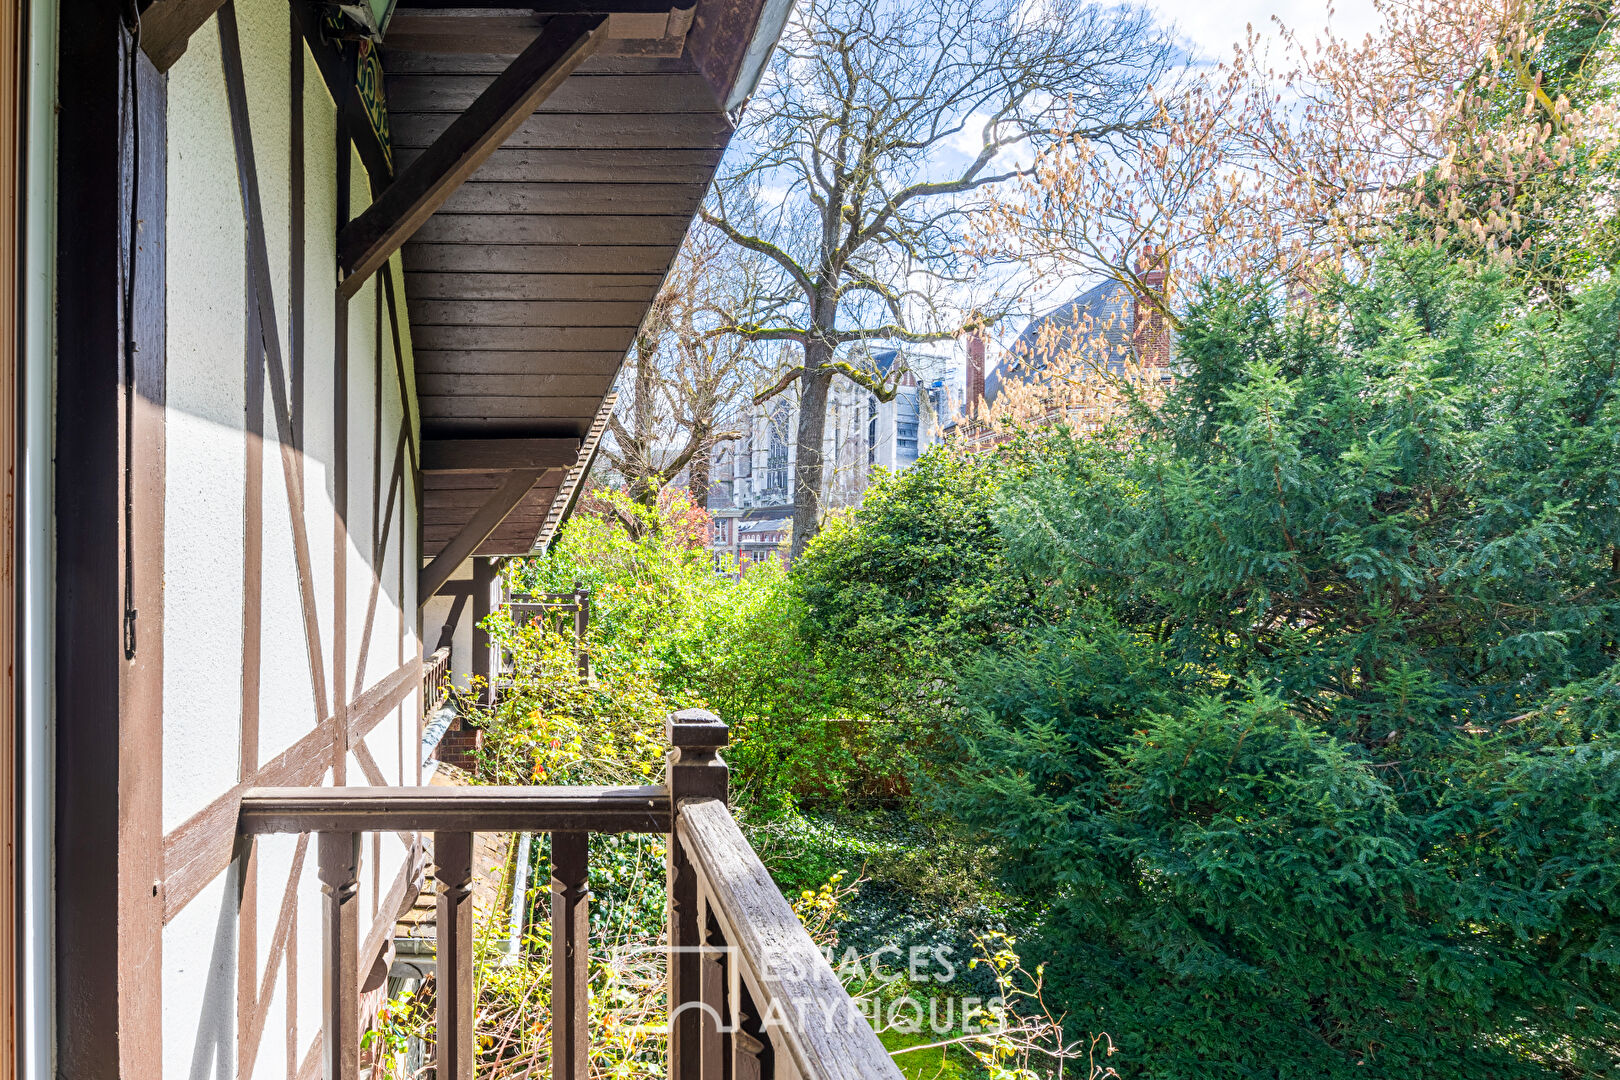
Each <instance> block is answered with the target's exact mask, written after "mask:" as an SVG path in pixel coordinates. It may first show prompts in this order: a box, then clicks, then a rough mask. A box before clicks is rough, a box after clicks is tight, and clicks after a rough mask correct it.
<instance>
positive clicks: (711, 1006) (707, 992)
mask: <svg viewBox="0 0 1620 1080" xmlns="http://www.w3.org/2000/svg"><path fill="white" fill-rule="evenodd" d="M704 906H705V907H707V905H704ZM703 924H704V926H706V927H707V929H708V933H706V934H705V935H704V939H705V940H704V944H706V945H707V946H709V948H708V949H706V950H704V952H703V955H702V957H701V958H700V959H699V962H698V967H699V970H700V971H701V972H702V975H701V976H700V979H699V982H700V985H701V986H702V993H703V1011H702V1019H703V1034H702V1035H701V1036H700V1037H699V1042H700V1043H701V1044H702V1047H703V1049H702V1051H701V1053H702V1060H703V1071H702V1077H703V1080H731V1060H730V1052H729V1051H730V1042H731V1040H730V1039H729V1038H728V1037H727V1035H726V1032H725V1031H724V1030H722V1027H724V1028H730V1027H731V1026H732V1021H733V1013H732V1005H733V1002H731V1001H730V1000H729V998H730V995H729V994H727V993H726V961H727V960H728V959H729V958H728V957H727V956H726V954H725V953H724V952H723V951H722V949H723V948H724V947H725V944H726V939H725V938H723V937H721V936H720V928H719V927H718V926H716V925H715V922H714V918H713V916H711V915H709V913H708V912H707V911H704V913H703Z"/></svg>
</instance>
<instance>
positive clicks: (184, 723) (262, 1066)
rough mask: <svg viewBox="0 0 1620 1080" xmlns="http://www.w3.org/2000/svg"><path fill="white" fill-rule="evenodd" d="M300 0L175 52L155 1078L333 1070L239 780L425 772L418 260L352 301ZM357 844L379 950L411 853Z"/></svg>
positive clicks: (308, 912)
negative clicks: (413, 293)
mask: <svg viewBox="0 0 1620 1080" xmlns="http://www.w3.org/2000/svg"><path fill="white" fill-rule="evenodd" d="M292 22H293V13H292V10H291V9H290V7H289V5H288V3H287V2H286V0H235V3H234V5H229V6H227V7H226V8H225V9H223V10H222V11H221V12H220V14H219V15H217V16H215V18H214V19H212V20H210V22H209V24H208V25H206V26H204V27H203V28H202V29H201V30H200V31H199V32H197V33H196V34H195V35H193V37H192V39H191V41H190V44H189V47H188V48H187V50H186V52H185V55H184V56H183V57H182V58H181V59H180V60H179V61H178V62H177V63H176V64H175V65H174V66H173V67H172V68H171V69H170V70H169V72H168V88H167V100H168V112H167V122H168V169H167V272H168V299H167V341H168V344H167V373H166V374H167V400H166V405H165V428H166V456H167V468H166V475H165V478H164V484H163V491H164V519H165V521H166V527H165V536H164V546H163V564H164V608H163V623H162V635H163V657H164V666H163V702H164V710H163V730H162V743H163V746H162V762H163V765H162V774H163V775H162V818H163V830H164V845H163V846H164V852H163V856H164V881H163V887H164V891H165V895H164V928H163V940H162V957H163V961H162V973H161V983H160V985H161V995H162V1012H163V1072H164V1075H165V1076H174V1077H187V1076H189V1077H193V1078H200V1077H210V1078H218V1080H227V1078H234V1077H238V1076H240V1077H250V1076H253V1077H296V1076H305V1075H311V1074H312V1073H314V1072H316V1071H318V1068H319V1060H320V1059H319V1053H318V1039H319V1032H320V1027H321V988H320V981H319V973H320V971H321V966H322V959H321V934H320V929H319V926H320V924H319V920H318V915H319V910H320V908H319V905H320V899H321V893H320V886H319V883H318V882H317V880H316V876H315V869H316V867H315V853H314V850H313V844H312V843H311V842H310V841H309V840H308V839H307V838H301V837H293V836H287V837H260V838H258V839H256V840H254V841H252V842H251V843H248V842H246V841H238V840H237V838H236V803H235V795H236V794H237V793H238V792H239V791H240V790H241V789H242V788H243V787H246V786H253V785H255V784H260V785H264V784H318V783H334V782H335V783H348V784H365V783H373V784H375V783H388V784H401V783H404V784H413V783H416V782H418V775H419V774H418V760H419V755H418V754H417V746H418V743H419V740H420V733H419V731H418V718H419V716H420V709H421V704H420V701H419V700H418V699H419V694H418V688H419V685H420V665H421V660H420V658H421V643H420V642H419V641H418V639H417V632H416V631H417V618H416V597H415V590H416V576H417V574H416V572H417V568H418V567H419V566H420V562H421V560H420V556H419V549H418V542H419V541H418V537H419V528H418V509H417V508H418V492H419V490H420V487H419V479H418V469H417V466H418V459H417V447H418V445H419V432H418V431H417V429H416V424H415V419H414V417H413V411H414V410H413V407H412V401H413V392H412V371H413V365H412V361H411V356H410V335H409V327H408V323H407V320H406V309H405V297H404V296H403V294H402V292H401V291H400V283H401V281H402V274H401V270H400V267H399V265H398V262H397V259H396V261H395V263H394V264H393V266H392V267H391V268H390V269H389V270H386V271H384V272H383V273H381V274H379V275H376V276H374V277H373V278H372V279H371V280H370V281H369V282H368V283H367V284H366V285H365V286H363V287H362V288H361V289H360V290H359V292H358V293H357V294H356V295H355V296H354V297H353V298H352V299H351V300H349V301H347V302H346V304H345V303H344V302H342V301H340V300H339V299H338V298H337V296H336V292H335V285H336V269H335V268H336V235H337V229H338V225H339V223H340V218H341V219H343V220H347V219H348V218H349V217H352V216H353V215H354V214H357V213H358V212H359V211H360V210H362V209H364V208H365V206H366V205H368V203H369V201H370V190H371V189H370V183H369V177H368V175H367V173H366V170H365V167H364V166H363V165H362V163H361V160H360V157H359V155H358V154H357V153H355V152H354V151H353V150H352V149H351V148H350V147H349V146H348V144H347V141H346V140H345V141H344V142H342V143H340V141H339V136H338V131H339V123H338V113H337V106H336V105H335V104H334V101H333V97H332V95H331V93H330V92H329V91H328V88H327V85H326V83H325V81H324V80H323V76H322V72H321V70H320V68H319V67H318V65H317V63H316V60H315V57H314V56H313V55H312V54H311V53H310V50H309V48H308V46H307V45H306V43H305V42H304V40H303V39H302V38H301V37H300V35H299V34H298V33H296V31H295V28H294V26H293V25H292ZM363 858H364V860H365V865H364V868H363V871H362V873H361V890H362V904H363V905H364V906H363V908H362V916H361V917H362V923H363V925H364V926H366V927H369V928H370V929H371V930H372V931H373V932H372V933H370V934H369V935H367V941H368V944H369V946H370V948H369V951H368V952H367V953H366V954H364V956H365V957H379V956H381V953H382V951H383V950H386V948H387V947H388V946H390V945H391V939H392V925H393V920H394V916H395V914H396V911H397V908H398V905H399V901H400V898H401V897H402V896H403V894H404V892H405V890H406V887H407V880H408V879H409V878H410V877H411V876H412V874H413V873H414V872H416V871H417V870H418V869H419V867H415V866H414V865H413V863H415V862H416V861H418V858H419V852H418V850H417V847H416V841H415V838H414V837H412V836H409V835H405V836H398V835H393V834H389V835H386V836H379V837H371V838H368V839H367V840H366V846H365V849H364V853H363ZM367 962H368V961H367V960H366V959H364V958H363V960H362V964H363V967H362V970H365V967H364V965H365V964H366V963H367Z"/></svg>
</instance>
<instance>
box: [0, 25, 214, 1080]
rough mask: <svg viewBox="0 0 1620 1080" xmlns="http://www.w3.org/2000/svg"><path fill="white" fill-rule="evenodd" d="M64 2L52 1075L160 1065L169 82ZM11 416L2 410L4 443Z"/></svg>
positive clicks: (35, 915) (44, 867) (55, 390)
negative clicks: (65, 524)
mask: <svg viewBox="0 0 1620 1080" xmlns="http://www.w3.org/2000/svg"><path fill="white" fill-rule="evenodd" d="M58 10H59V15H56V16H53V18H59V20H60V21H59V24H58V29H57V31H56V32H55V33H54V35H52V37H51V38H50V41H51V46H50V47H52V48H54V49H56V50H57V55H56V61H55V63H56V70H58V71H60V72H62V73H63V74H62V78H61V80H60V82H59V84H58V85H57V86H56V87H55V97H56V100H55V102H54V103H53V104H54V106H55V115H56V120H55V124H56V127H55V131H56V138H55V140H54V147H55V151H56V154H57V157H56V163H55V172H54V176H55V177H56V191H55V193H54V195H53V197H52V201H51V202H50V203H49V204H48V205H49V207H50V209H49V210H46V211H45V212H47V213H50V214H52V215H54V217H55V231H54V238H53V239H52V240H49V241H47V243H49V244H51V245H52V246H54V249H55V260H54V266H55V271H54V284H55V294H54V296H55V301H56V303H55V312H54V318H55V321H56V336H55V342H56V345H57V346H58V350H57V351H56V352H55V353H54V356H55V363H56V371H57V373H58V374H59V375H60V376H61V377H60V378H58V379H56V380H55V381H54V385H52V384H49V383H48V384H47V385H46V386H44V387H42V388H40V392H42V393H46V394H50V395H52V399H53V400H52V404H53V406H54V409H55V412H54V415H55V416H56V417H58V418H59V427H58V430H57V433H56V434H57V437H56V439H55V458H54V461H55V469H54V475H52V476H50V477H49V478H48V479H47V480H46V483H48V484H50V485H53V488H52V489H48V491H47V494H48V496H49V497H51V498H52V502H51V504H50V509H51V510H52V511H54V513H55V515H56V517H55V520H58V521H62V522H74V523H79V522H82V523H84V525H85V526H86V527H85V528H78V527H76V526H75V527H72V528H60V529H55V530H48V531H45V532H44V534H43V537H42V543H41V545H40V546H39V547H38V548H34V547H33V544H34V536H35V535H36V533H35V531H34V530H33V529H32V528H30V529H29V530H27V534H26V539H25V540H22V542H24V543H26V544H27V545H29V547H30V558H32V559H41V560H44V559H51V558H52V557H53V556H54V562H53V563H52V571H53V572H52V574H51V577H50V579H49V583H50V584H49V587H50V588H51V589H52V590H53V599H54V606H53V607H52V608H51V609H50V612H51V616H52V619H51V622H50V623H48V624H47V626H48V627H49V629H47V630H45V633H46V634H47V635H48V634H52V633H54V640H55V650H54V653H52V654H51V656H50V660H49V663H50V664H51V666H50V667H49V668H47V669H44V670H46V671H48V672H49V674H48V675H46V674H43V673H42V676H41V678H42V679H48V684H45V683H42V684H41V685H40V686H39V687H38V690H39V691H40V693H41V694H42V695H48V696H50V697H51V698H52V704H53V705H54V709H53V712H52V716H53V717H54V718H55V719H54V725H53V727H52V731H51V743H52V744H51V746H50V747H49V750H50V751H51V752H52V754H53V756H52V759H51V760H52V772H51V779H52V781H53V783H52V784H51V786H50V788H49V789H48V790H47V792H45V793H44V794H45V798H46V799H48V800H49V799H51V798H52V797H53V796H54V815H55V821H54V833H53V834H52V835H51V837H50V843H49V847H48V848H46V849H42V850H40V851H38V852H37V853H36V854H37V855H38V856H41V857H43V861H42V863H41V864H40V867H41V870H40V872H41V873H43V874H47V875H50V878H51V880H52V881H53V882H54V886H55V887H54V889H53V890H52V892H51V895H50V897H49V899H48V900H47V901H46V903H47V904H48V905H53V906H54V919H53V917H52V912H51V911H49V910H46V911H39V910H35V911H30V912H29V913H28V914H29V917H30V919H31V920H38V922H37V923H36V924H35V925H41V926H43V925H49V926H50V927H51V928H52V930H53V931H54V932H53V933H52V934H51V935H50V937H49V938H48V939H47V941H46V942H45V944H44V951H43V952H42V953H40V954H39V955H38V963H39V964H40V965H41V966H42V967H43V968H47V969H48V970H49V971H50V974H51V976H52V978H51V979H50V981H49V986H48V989H46V990H45V992H44V995H42V996H41V997H40V998H37V999H35V1000H34V1001H33V1002H32V1005H33V1007H34V1008H36V1009H38V1010H40V1012H41V1014H42V1015H51V1016H54V1017H56V1018H57V1022H56V1023H55V1024H54V1025H52V1029H51V1030H50V1032H49V1034H48V1035H47V1036H46V1038H47V1039H51V1038H54V1040H55V1043H56V1045H55V1052H54V1055H53V1052H52V1047H51V1045H50V1043H49V1042H48V1041H47V1042H43V1043H40V1042H34V1041H32V1039H30V1041H29V1043H28V1058H29V1059H30V1061H31V1062H37V1063H44V1064H39V1065H36V1066H35V1071H37V1072H40V1073H45V1072H49V1073H50V1075H53V1076H75V1077H78V1076H84V1077H90V1076H96V1077H101V1076H109V1077H110V1076H118V1077H137V1076H160V1075H162V1072H163V1038H162V1027H163V1009H162V1005H163V1000H164V998H163V985H162V983H163V972H164V969H165V964H164V962H163V959H164V957H163V908H164V893H165V891H166V890H167V888H168V878H167V869H166V866H165V862H164V857H163V842H162V837H163V825H164V822H163V716H164V710H163V703H164V699H163V657H164V643H163V638H164V635H163V615H164V611H163V609H164V588H163V578H164V535H165V534H164V529H165V525H164V521H165V518H164V486H165V475H166V473H165V461H166V449H165V442H164V411H165V401H166V393H167V391H166V386H167V377H168V376H167V371H166V367H165V365H166V360H165V357H166V355H167V350H166V333H167V325H166V312H167V302H166V283H165V282H166V276H165V275H166V273H167V269H166V268H167V265H168V258H167V248H166V244H167V239H166V232H167V225H166V221H165V214H166V207H167V205H168V193H167V189H166V185H167V177H168V171H167V161H168V142H167V139H168V135H167V130H168V124H167V117H168V91H167V89H166V83H165V81H164V78H163V76H162V75H161V74H159V73H158V71H157V70H156V68H155V67H154V66H153V65H152V64H151V63H149V62H148V59H147V58H146V57H144V56H141V55H138V54H137V55H134V56H131V51H132V50H134V48H135V46H134V43H133V39H132V38H131V36H130V35H129V34H128V32H127V31H126V30H125V29H124V26H123V23H122V20H121V19H120V17H119V13H120V9H119V6H118V5H116V4H107V3H67V4H62V5H60V7H59V9H58ZM13 44H14V43H13ZM132 66H133V68H134V71H133V72H131V67H132ZM132 83H133V85H132ZM51 146H52V142H51V141H48V140H47V141H45V142H43V143H41V144H38V145H37V146H36V147H35V149H34V153H36V154H48V153H50V151H51ZM35 197H36V198H41V197H43V193H41V194H40V195H36V196H35ZM43 208H44V204H42V209H43ZM38 254H40V255H45V254H47V253H46V252H44V251H41V252H39V253H38ZM9 302H13V303H14V302H15V301H14V300H13V301H9ZM13 332H14V330H13ZM15 419H16V414H15V413H9V412H8V414H7V415H6V418H5V420H4V424H5V425H6V431H7V434H6V438H7V439H14V438H16V427H15ZM30 422H32V421H30ZM13 512H14V510H13V508H11V507H8V508H7V513H8V514H10V513H13ZM29 524H30V525H37V524H40V523H39V522H34V521H32V520H30V521H29ZM12 555H13V553H12V552H8V553H7V557H8V558H10V557H12ZM6 602H7V603H14V602H15V598H14V597H8V599H7V601H6ZM8 662H9V660H8ZM33 677H34V676H33V675H32V674H30V678H33ZM8 797H11V796H8ZM47 805H50V804H49V803H47ZM29 836H30V838H29V840H28V842H31V834H29ZM231 933H232V936H233V937H234V929H233V931H232V932H231ZM5 947H6V948H8V949H14V948H15V947H16V946H15V944H14V943H13V942H7V943H6V946H5ZM32 992H33V991H32V987H30V988H29V993H30V994H32ZM7 1019H8V1021H9V1019H10V1018H7ZM223 1058H224V1052H223V1051H222V1052H221V1059H222V1061H223ZM14 1060H15V1058H14V1057H10V1056H9V1055H8V1060H7V1062H6V1067H5V1070H4V1071H7V1072H9V1071H10V1069H11V1067H12V1066H11V1062H12V1061H14ZM223 1067H224V1066H223V1064H222V1068H223Z"/></svg>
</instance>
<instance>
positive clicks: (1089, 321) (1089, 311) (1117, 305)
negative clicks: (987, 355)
mask: <svg viewBox="0 0 1620 1080" xmlns="http://www.w3.org/2000/svg"><path fill="white" fill-rule="evenodd" d="M1048 328H1050V329H1048ZM1083 334H1085V335H1094V334H1101V335H1102V337H1103V338H1104V339H1105V340H1106V341H1107V342H1108V344H1109V346H1110V349H1111V351H1113V352H1115V353H1117V354H1118V355H1119V356H1120V357H1121V358H1123V357H1124V356H1125V355H1126V354H1127V353H1128V352H1129V350H1130V347H1131V294H1130V290H1129V289H1127V288H1126V287H1125V286H1124V285H1121V284H1120V283H1119V282H1117V281H1105V282H1103V283H1102V284H1101V285H1095V286H1093V287H1092V288H1090V289H1087V290H1086V291H1085V292H1083V293H1081V294H1080V295H1079V296H1076V297H1075V298H1074V299H1073V300H1070V301H1068V302H1067V303H1064V304H1060V305H1058V306H1057V307H1055V308H1053V309H1052V310H1051V311H1049V312H1047V313H1046V314H1045V315H1040V316H1037V317H1036V318H1034V319H1031V320H1030V322H1029V325H1028V326H1026V327H1025V328H1024V332H1023V333H1022V334H1019V335H1018V340H1017V341H1015V342H1013V344H1012V347H1011V348H1010V349H1008V350H1007V354H1006V355H1005V356H1003V357H1002V358H1001V361H1000V362H999V363H997V364H996V366H995V367H994V368H992V369H991V370H990V371H989V372H987V373H986V374H985V377H984V399H985V401H987V402H994V401H995V400H996V395H997V394H998V393H999V392H1000V390H1001V384H1002V382H1003V380H1004V379H1012V378H1014V377H1016V381H1019V382H1022V381H1023V380H1025V379H1027V378H1028V377H1029V376H1030V374H1032V373H1034V372H1038V371H1040V370H1041V369H1043V368H1044V367H1045V366H1046V364H1047V361H1048V360H1049V359H1050V358H1051V354H1052V353H1053V352H1054V351H1056V352H1058V353H1060V354H1061V353H1067V352H1068V351H1069V350H1070V349H1071V348H1073V347H1074V345H1075V344H1076V342H1078V341H1079V340H1081V335H1083ZM1043 337H1045V338H1046V339H1047V340H1046V341H1045V343H1044V344H1043V341H1042V339H1043Z"/></svg>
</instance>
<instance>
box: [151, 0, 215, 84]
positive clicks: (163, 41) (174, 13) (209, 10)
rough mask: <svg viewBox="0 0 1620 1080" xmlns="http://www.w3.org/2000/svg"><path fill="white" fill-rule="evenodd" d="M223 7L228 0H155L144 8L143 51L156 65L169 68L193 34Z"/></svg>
mask: <svg viewBox="0 0 1620 1080" xmlns="http://www.w3.org/2000/svg"><path fill="white" fill-rule="evenodd" d="M224 6H225V0H152V2H151V3H150V4H148V5H147V6H146V7H145V8H144V9H142V11H141V50H142V51H143V52H145V53H146V56H147V59H149V60H151V61H152V66H153V67H155V68H157V69H158V70H159V71H168V70H169V68H170V67H172V66H173V64H174V62H175V61H176V60H178V59H180V57H182V56H184V55H185V52H186V45H187V44H189V43H190V41H191V35H192V34H195V33H196V32H197V31H198V30H200V29H202V25H203V23H205V22H207V21H208V20H209V19H210V18H212V17H213V14H214V12H216V11H218V10H219V9H220V8H222V7H224Z"/></svg>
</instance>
